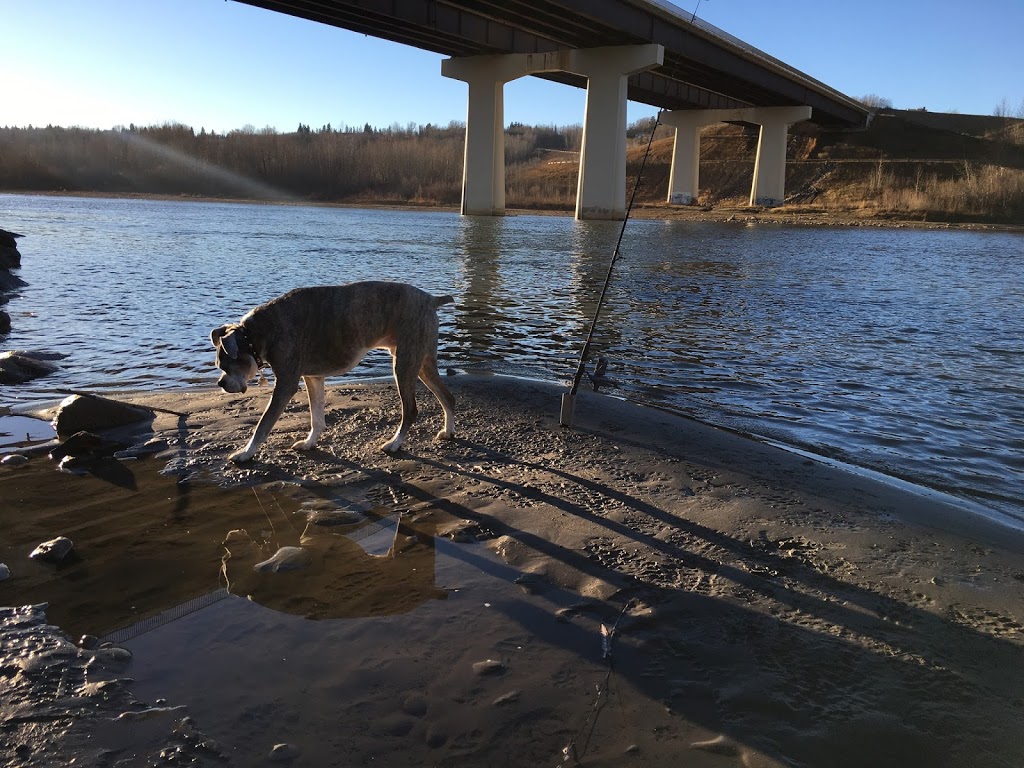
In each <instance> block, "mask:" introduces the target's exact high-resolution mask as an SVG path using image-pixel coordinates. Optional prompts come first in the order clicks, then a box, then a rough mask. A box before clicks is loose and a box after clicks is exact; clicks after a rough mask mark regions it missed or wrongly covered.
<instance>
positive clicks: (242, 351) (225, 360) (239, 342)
mask: <svg viewBox="0 0 1024 768" xmlns="http://www.w3.org/2000/svg"><path fill="white" fill-rule="evenodd" d="M210 341H211V342H213V346H214V348H215V349H216V350H217V367H218V368H220V369H221V371H222V375H221V377H220V378H219V379H218V380H217V386H219V387H220V388H221V389H223V390H224V391H225V392H230V393H231V394H240V393H243V392H245V390H246V388H247V387H248V382H249V379H251V378H252V377H253V376H255V375H256V374H257V373H258V372H259V365H258V364H257V363H256V358H255V356H254V355H253V354H252V347H251V346H250V344H249V342H248V340H247V339H246V338H245V331H244V330H243V329H242V327H241V326H240V325H222V326H221V327H220V328H214V329H213V330H212V331H210Z"/></svg>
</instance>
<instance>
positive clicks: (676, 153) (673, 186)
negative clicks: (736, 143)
mask: <svg viewBox="0 0 1024 768" xmlns="http://www.w3.org/2000/svg"><path fill="white" fill-rule="evenodd" d="M710 112H719V111H718V110H685V111H680V112H663V113H662V114H660V115H658V116H657V119H658V121H659V122H660V123H662V124H663V125H668V126H672V127H674V128H675V129H676V136H675V139H674V140H673V143H672V167H671V169H670V170H669V202H670V203H672V204H673V205H683V206H688V205H691V204H692V203H696V202H697V193H699V190H700V129H701V128H702V127H703V126H706V125H708V123H709V122H716V121H715V120H712V119H710V118H709V117H708V113H710Z"/></svg>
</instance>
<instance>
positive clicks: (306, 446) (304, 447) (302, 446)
mask: <svg viewBox="0 0 1024 768" xmlns="http://www.w3.org/2000/svg"><path fill="white" fill-rule="evenodd" d="M315 445H316V440H313V441H310V440H308V439H306V440H296V441H295V442H294V443H292V450H293V451H308V450H310V449H312V448H313V446H315Z"/></svg>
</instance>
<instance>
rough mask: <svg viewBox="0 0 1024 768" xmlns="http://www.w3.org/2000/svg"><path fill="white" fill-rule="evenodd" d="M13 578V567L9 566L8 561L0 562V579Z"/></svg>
mask: <svg viewBox="0 0 1024 768" xmlns="http://www.w3.org/2000/svg"><path fill="white" fill-rule="evenodd" d="M9 578H11V569H10V568H8V567H7V565H6V563H0V581H6V580H7V579H9Z"/></svg>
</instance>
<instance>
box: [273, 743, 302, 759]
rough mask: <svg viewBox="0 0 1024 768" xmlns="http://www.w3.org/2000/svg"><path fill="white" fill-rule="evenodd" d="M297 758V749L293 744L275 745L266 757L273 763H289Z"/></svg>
mask: <svg viewBox="0 0 1024 768" xmlns="http://www.w3.org/2000/svg"><path fill="white" fill-rule="evenodd" d="M298 756H299V748H298V747H296V746H295V745H294V744H275V745H274V746H273V748H272V749H271V750H270V754H269V755H268V757H269V758H270V759H271V760H273V761H274V762H275V763H290V762H291V761H292V760H294V759H295V758H297V757H298Z"/></svg>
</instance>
